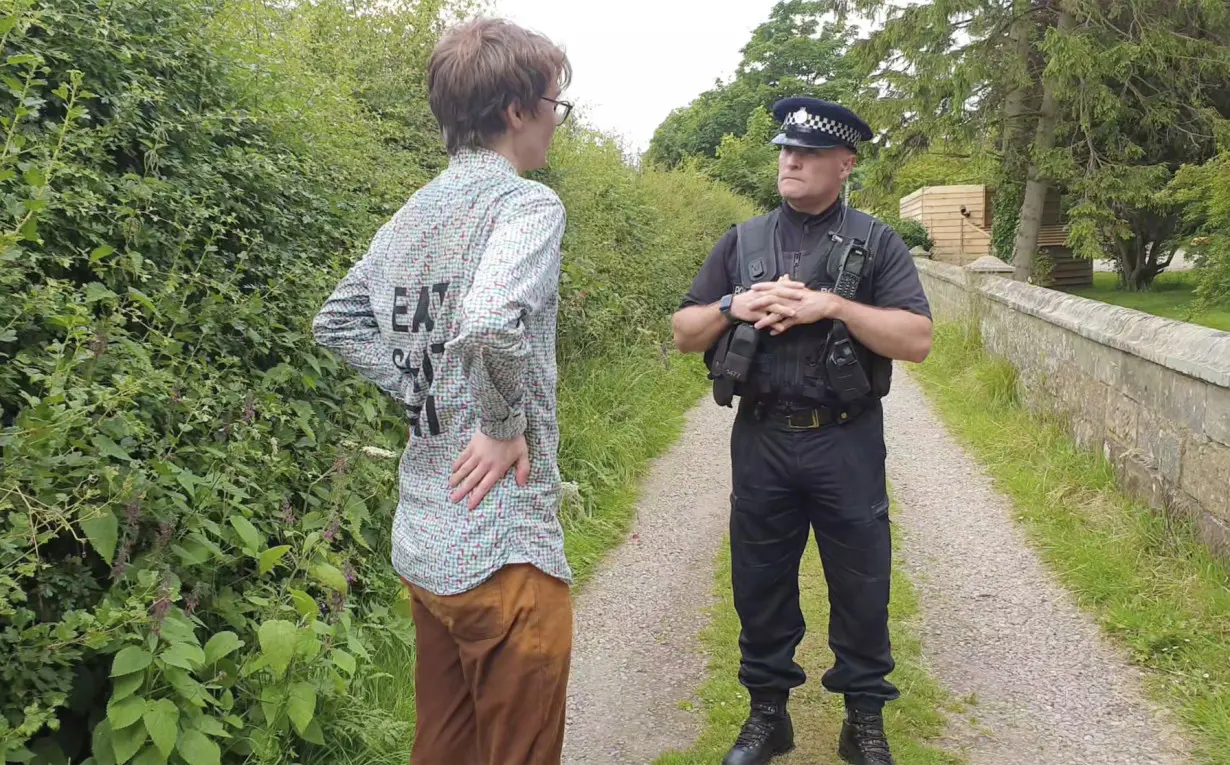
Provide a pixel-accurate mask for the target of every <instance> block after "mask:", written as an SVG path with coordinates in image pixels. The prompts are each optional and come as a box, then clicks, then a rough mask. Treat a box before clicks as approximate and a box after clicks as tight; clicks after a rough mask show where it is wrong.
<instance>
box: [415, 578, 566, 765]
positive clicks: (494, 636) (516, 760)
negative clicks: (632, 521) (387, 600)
mask: <svg viewBox="0 0 1230 765" xmlns="http://www.w3.org/2000/svg"><path fill="white" fill-rule="evenodd" d="M407 586H408V587H409V589H410V596H411V615H412V617H413V619H414V629H415V645H416V657H415V669H414V684H415V705H416V711H417V720H416V723H415V734H414V747H413V749H412V751H411V755H410V765H559V763H560V761H561V753H562V751H563V745H564V716H565V714H564V711H565V704H566V701H567V686H568V672H569V668H570V662H571V657H572V601H571V598H570V594H569V589H568V585H567V584H565V583H564V582H562V581H560V580H559V579H556V578H555V577H552V576H549V575H547V574H544V573H543V572H542V571H540V570H538V569H537V568H535V567H534V566H531V565H528V564H515V565H510V566H505V567H504V568H502V569H500V570H499V571H497V572H496V573H495V574H494V575H493V576H492V577H491V578H490V579H488V580H487V581H485V582H483V583H482V584H481V585H479V586H478V587H475V588H474V589H473V590H470V591H468V592H464V593H461V594H459V595H449V596H439V595H434V594H432V593H430V592H427V591H425V590H423V589H422V588H420V587H416V586H414V585H410V584H407Z"/></svg>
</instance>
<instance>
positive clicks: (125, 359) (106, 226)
mask: <svg viewBox="0 0 1230 765" xmlns="http://www.w3.org/2000/svg"><path fill="white" fill-rule="evenodd" d="M218 11H219V6H218V5H217V4H214V3H210V2H184V0H115V1H109V2H107V3H95V2H91V1H90V0H59V1H58V2H53V3H43V4H40V5H34V4H33V3H32V2H30V0H26V1H25V2H24V3H22V4H20V5H17V6H10V10H9V11H8V12H7V15H6V16H5V17H4V21H3V25H4V29H5V35H4V61H5V63H3V64H0V66H2V67H3V70H4V71H3V74H4V82H5V84H6V85H7V88H6V89H5V92H3V93H2V94H0V99H3V106H0V114H5V115H12V118H11V119H6V120H5V123H4V124H3V128H4V130H5V131H6V133H7V134H8V136H9V140H8V141H7V142H6V144H5V149H4V154H3V156H2V158H0V161H2V163H3V164H2V165H0V184H2V185H0V193H3V195H4V198H5V200H6V204H5V207H4V209H5V213H4V214H5V216H6V217H5V220H4V223H3V231H4V234H3V236H4V240H3V242H2V243H0V252H2V253H3V254H2V255H0V257H3V260H4V268H3V270H2V274H3V275H2V276H0V327H2V328H3V330H2V332H0V359H2V363H0V407H2V410H3V422H2V425H3V431H0V447H2V448H3V450H4V452H3V455H4V456H3V464H2V465H0V517H2V518H3V519H4V521H3V524H4V525H3V527H2V532H0V556H2V558H0V652H2V653H3V655H4V656H5V657H6V661H5V663H4V666H3V668H2V669H0V672H2V673H3V675H2V679H3V683H2V687H0V712H2V714H0V751H3V753H4V754H5V756H6V757H7V759H8V760H9V761H18V762H21V761H27V760H29V761H33V762H46V763H53V762H66V761H73V762H80V761H81V760H82V759H83V758H84V757H85V756H87V755H89V754H90V753H91V752H92V754H93V757H92V760H91V761H92V762H93V763H95V765H108V763H112V762H129V761H132V762H138V763H142V764H143V765H144V764H145V763H153V762H167V761H168V760H169V761H171V762H190V763H193V765H196V764H197V763H210V762H218V761H219V760H220V759H221V758H222V757H223V753H222V752H223V750H225V758H226V759H227V761H234V760H236V758H247V760H248V761H250V762H270V763H272V762H281V761H287V762H289V761H294V760H295V758H296V756H297V755H296V751H298V750H299V749H300V748H301V747H302V746H305V745H306V742H321V741H323V739H324V735H325V733H324V732H325V731H326V730H328V728H329V725H330V723H329V710H330V709H332V708H333V707H334V706H335V704H334V703H333V701H334V700H335V699H337V698H339V697H341V696H344V694H345V693H346V687H347V683H348V682H349V679H350V677H351V675H352V673H353V672H355V670H356V665H357V663H358V662H360V661H362V659H363V658H364V657H365V655H366V654H367V647H366V646H367V636H368V634H370V632H371V631H373V630H378V629H380V627H381V626H382V624H384V623H386V622H387V618H388V609H387V606H386V605H385V604H386V603H388V602H390V599H389V598H388V595H389V589H388V588H387V587H385V588H383V590H382V589H381V588H380V587H378V586H375V584H378V583H379V582H382V581H384V580H383V579H379V580H376V581H375V583H373V579H374V577H373V576H372V570H373V567H383V566H385V561H386V560H387V557H386V555H385V551H384V550H383V549H382V545H383V544H384V542H383V537H384V536H385V535H386V532H385V531H384V529H385V528H386V525H387V524H386V521H387V518H388V516H389V513H390V512H391V502H392V499H393V497H394V496H395V492H394V489H393V483H392V481H393V473H392V471H391V470H390V469H389V466H388V464H386V463H383V462H378V463H373V461H372V459H371V458H369V457H368V456H367V454H366V453H365V451H364V447H371V446H384V447H389V446H391V445H393V443H390V441H391V438H390V437H388V436H385V435H384V434H385V433H389V434H395V433H396V427H397V426H398V423H397V422H396V421H395V420H393V419H391V418H388V417H386V416H385V411H386V409H385V405H384V403H383V401H381V399H380V398H379V397H378V396H377V395H376V394H374V393H373V392H372V391H371V390H370V389H369V388H368V387H367V386H364V385H359V384H356V382H355V381H354V379H353V378H352V377H351V376H349V375H345V374H340V373H339V368H338V367H337V365H336V363H335V362H334V361H333V360H332V359H331V358H329V357H328V356H327V355H325V354H323V353H320V352H317V351H316V350H315V349H314V347H313V344H312V342H311V337H310V333H309V332H308V329H307V328H308V326H309V324H308V322H309V321H310V317H311V314H312V312H313V310H314V308H315V307H316V306H318V305H319V303H320V301H321V299H323V296H324V295H325V294H327V289H328V288H329V287H330V286H331V284H330V276H331V275H330V270H331V269H330V265H331V263H332V262H333V261H334V260H335V259H337V258H338V254H339V253H354V252H355V250H356V247H357V246H358V244H359V243H360V242H361V241H362V239H363V236H364V235H365V234H366V232H363V231H361V230H360V229H359V226H366V225H368V215H369V214H370V212H371V211H368V210H365V209H364V206H365V202H364V200H363V199H362V197H361V196H359V195H356V194H348V193H346V191H345V190H342V191H340V192H339V191H337V186H336V184H335V183H334V179H332V178H331V177H330V172H329V170H328V169H327V168H326V167H324V166H322V165H319V164H315V163H314V162H313V160H312V158H311V157H310V156H309V155H308V154H307V153H305V152H298V153H297V152H296V151H294V150H293V147H292V146H291V145H289V144H288V143H287V142H286V141H281V140H279V139H277V138H276V137H275V136H274V135H273V134H272V131H271V130H270V129H269V127H268V126H267V125H265V124H262V122H261V120H260V119H257V118H256V117H254V116H253V114H252V113H250V112H248V111H247V109H246V108H245V107H246V105H247V103H246V102H245V98H244V97H243V93H242V92H241V91H240V90H239V89H238V88H237V87H236V85H235V83H236V82H237V81H238V80H240V79H241V78H242V76H243V74H242V72H238V71H236V70H235V67H234V64H233V62H232V61H230V60H228V59H226V58H224V57H221V56H219V55H218V54H216V53H215V52H214V51H213V50H212V48H211V46H210V44H209V40H208V37H207V34H208V31H207V30H208V27H209V25H210V23H211V22H212V20H213V17H214V15H215V14H216V13H218ZM356 402H357V408H356ZM394 443H395V442H394ZM369 451H370V449H369ZM91 731H92V732H91Z"/></svg>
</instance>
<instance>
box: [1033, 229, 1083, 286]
mask: <svg viewBox="0 0 1230 765" xmlns="http://www.w3.org/2000/svg"><path fill="white" fill-rule="evenodd" d="M1043 214H1044V215H1045V212H1044V213H1043ZM1038 248H1039V249H1041V250H1042V251H1043V252H1045V253H1046V254H1047V256H1048V257H1050V259H1051V274H1050V279H1049V280H1048V282H1047V283H1046V284H1044V285H1042V286H1044V287H1058V288H1060V289H1063V288H1065V287H1087V286H1089V285H1091V284H1093V261H1092V260H1087V259H1085V258H1078V257H1076V256H1074V255H1073V254H1072V250H1071V248H1069V247H1068V227H1067V226H1065V225H1063V224H1062V223H1054V224H1050V225H1045V226H1042V227H1041V228H1039V229H1038Z"/></svg>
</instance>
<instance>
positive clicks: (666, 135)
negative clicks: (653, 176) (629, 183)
mask: <svg viewBox="0 0 1230 765" xmlns="http://www.w3.org/2000/svg"><path fill="white" fill-rule="evenodd" d="M828 10H829V5H828V3H826V2H817V1H816V0H783V1H782V2H779V3H777V5H775V6H774V7H773V10H772V11H771V12H770V14H769V19H768V20H767V21H765V22H764V23H763V24H761V25H759V26H758V27H756V29H755V30H754V31H753V32H752V36H751V39H750V40H749V41H748V43H747V44H746V45H745V46H744V47H743V48H742V50H741V51H740V52H741V53H742V59H741V60H740V62H739V66H738V68H737V69H736V70H735V73H734V76H733V77H732V78H731V80H730V81H729V82H726V83H723V82H720V81H719V82H717V83H716V84H715V85H714V87H713V88H712V89H710V90H707V91H705V92H704V93H702V94H701V95H700V96H698V97H697V98H696V100H695V101H693V102H692V103H691V104H689V105H688V106H686V107H683V108H680V109H676V110H675V111H674V112H672V113H671V114H670V115H669V116H668V117H667V118H666V120H664V121H663V123H662V124H661V125H660V126H659V127H658V129H657V131H655V133H654V137H653V139H652V140H651V141H650V144H649V150H648V152H647V153H646V159H647V160H648V162H649V163H651V164H655V165H661V166H666V167H673V166H676V165H678V164H680V163H681V162H683V161H684V160H685V159H686V158H687V157H700V158H707V159H713V158H716V157H717V152H718V147H719V146H721V144H722V140H723V138H724V137H725V136H734V137H736V138H738V137H741V136H743V135H744V134H745V133H746V131H747V129H748V124H749V120H750V119H751V117H752V114H753V112H755V111H756V109H757V108H764V109H769V108H771V107H772V105H773V104H774V103H775V102H776V101H778V100H779V99H781V98H785V97H787V96H796V95H811V96H815V97H817V98H825V99H829V100H834V101H846V100H848V99H849V97H850V95H851V94H852V92H853V87H854V81H855V80H854V73H853V70H852V68H851V66H850V62H849V61H848V60H847V59H846V57H845V55H844V54H845V51H846V49H847V48H848V47H849V45H850V42H851V40H852V39H853V30H851V29H850V28H849V27H848V26H846V25H845V24H844V23H825V22H823V17H824V15H825V14H826V13H827V12H828Z"/></svg>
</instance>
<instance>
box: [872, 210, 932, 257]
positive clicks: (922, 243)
mask: <svg viewBox="0 0 1230 765" xmlns="http://www.w3.org/2000/svg"><path fill="white" fill-rule="evenodd" d="M881 220H883V221H884V222H885V223H887V224H888V225H889V226H890V227H892V229H893V231H896V232H897V235H898V236H900V237H901V239H902V240H903V241H904V242H905V245H906V246H907V247H909V248H910V249H914V248H915V247H922V248H923V249H925V250H927V251H928V252H930V251H931V248H932V247H934V246H935V242H933V241H932V239H931V234H930V233H929V232H928V231H927V227H926V226H924V225H923V224H921V223H919V222H918V221H916V220H913V219H912V218H897V217H888V218H881Z"/></svg>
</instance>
